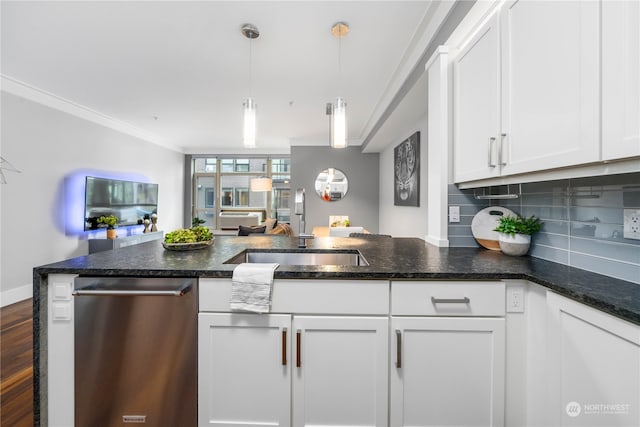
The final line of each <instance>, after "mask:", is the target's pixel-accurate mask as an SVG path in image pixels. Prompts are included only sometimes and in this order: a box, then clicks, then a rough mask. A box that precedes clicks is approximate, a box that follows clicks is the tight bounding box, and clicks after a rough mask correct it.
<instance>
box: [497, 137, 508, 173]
mask: <svg viewBox="0 0 640 427" xmlns="http://www.w3.org/2000/svg"><path fill="white" fill-rule="evenodd" d="M506 137H507V134H506V133H502V134H500V151H499V153H500V166H505V165H506V164H507V162H506V161H505V160H504V151H505V149H504V139H505V138H506Z"/></svg>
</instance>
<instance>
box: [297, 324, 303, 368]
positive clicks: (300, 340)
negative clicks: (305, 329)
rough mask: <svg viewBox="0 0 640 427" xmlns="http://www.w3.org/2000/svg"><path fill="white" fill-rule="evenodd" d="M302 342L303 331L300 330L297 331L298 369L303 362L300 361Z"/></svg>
mask: <svg viewBox="0 0 640 427" xmlns="http://www.w3.org/2000/svg"><path fill="white" fill-rule="evenodd" d="M301 342H302V331H301V330H300V329H298V330H297V331H296V368H299V367H300V366H302V360H301V359H300V344H301Z"/></svg>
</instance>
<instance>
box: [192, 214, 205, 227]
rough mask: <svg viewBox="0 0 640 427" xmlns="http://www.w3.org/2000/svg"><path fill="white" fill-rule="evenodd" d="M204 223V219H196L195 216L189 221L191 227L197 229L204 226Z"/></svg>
mask: <svg viewBox="0 0 640 427" xmlns="http://www.w3.org/2000/svg"><path fill="white" fill-rule="evenodd" d="M205 222H207V221H205V220H204V219H201V218H198V217H197V216H196V217H194V218H193V219H192V220H191V227H198V226H200V225H202V224H204V223H205Z"/></svg>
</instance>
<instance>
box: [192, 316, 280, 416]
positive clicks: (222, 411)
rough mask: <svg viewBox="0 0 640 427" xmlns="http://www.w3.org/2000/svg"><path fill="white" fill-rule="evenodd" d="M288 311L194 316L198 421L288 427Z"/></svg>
mask: <svg viewBox="0 0 640 427" xmlns="http://www.w3.org/2000/svg"><path fill="white" fill-rule="evenodd" d="M290 330H291V316H290V315H284V314H268V315H252V314H235V313H234V314H231V313H200V314H199V315H198V343H199V344H198V425H200V426H219V427H232V426H233V427H239V426H247V427H248V426H259V425H268V426H290V425H291V424H290V418H291V417H290V411H291V392H290V390H291V360H290V358H289V353H290V350H291V340H290V332H289V331H290Z"/></svg>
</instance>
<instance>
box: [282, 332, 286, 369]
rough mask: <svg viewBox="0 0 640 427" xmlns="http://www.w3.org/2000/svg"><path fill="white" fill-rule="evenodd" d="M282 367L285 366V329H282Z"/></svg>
mask: <svg viewBox="0 0 640 427" xmlns="http://www.w3.org/2000/svg"><path fill="white" fill-rule="evenodd" d="M282 366H287V328H282Z"/></svg>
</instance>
